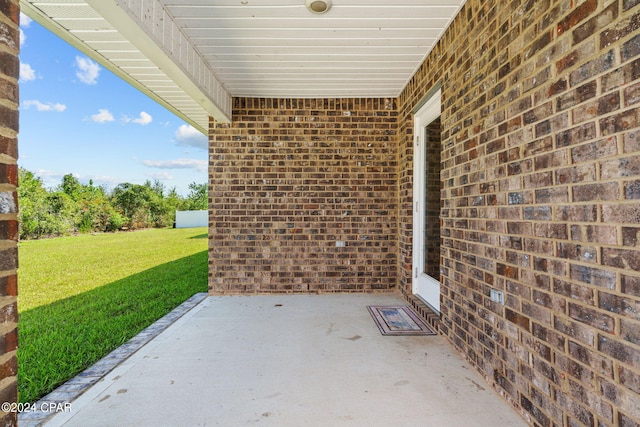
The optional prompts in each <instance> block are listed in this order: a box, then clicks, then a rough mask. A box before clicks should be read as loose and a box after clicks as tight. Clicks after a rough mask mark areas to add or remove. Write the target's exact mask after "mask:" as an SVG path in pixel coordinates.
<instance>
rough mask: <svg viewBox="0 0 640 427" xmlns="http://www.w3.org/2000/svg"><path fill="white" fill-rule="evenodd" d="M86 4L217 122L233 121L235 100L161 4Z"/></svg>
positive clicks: (104, 0) (111, 0)
mask: <svg viewBox="0 0 640 427" xmlns="http://www.w3.org/2000/svg"><path fill="white" fill-rule="evenodd" d="M86 3H87V4H88V5H90V6H91V7H92V8H93V9H95V10H96V11H97V12H98V13H99V14H100V15H101V16H102V17H103V18H104V19H105V20H106V21H108V22H109V23H110V24H111V25H112V26H113V27H114V28H115V29H116V30H118V32H120V34H122V35H123V36H124V37H125V38H126V39H127V40H129V41H130V42H131V44H133V45H134V46H135V47H136V48H137V49H139V50H140V52H142V53H143V54H144V55H145V56H147V58H149V60H151V61H152V62H153V63H154V64H156V65H157V66H158V67H159V68H160V69H161V70H162V71H163V72H164V73H166V75H167V76H168V77H170V78H171V79H173V80H174V81H175V82H176V83H177V84H178V85H179V86H180V87H181V88H182V89H183V90H184V91H185V93H187V94H188V95H189V96H190V97H192V98H193V100H194V101H196V102H197V103H198V104H199V105H200V106H202V108H204V109H205V110H206V111H207V112H208V113H209V114H210V115H211V116H213V117H214V118H215V119H216V120H217V121H223V122H228V121H230V119H231V96H230V95H229V93H227V91H226V89H225V88H224V87H223V86H222V84H221V83H220V82H219V81H218V79H217V78H216V76H215V75H214V73H213V71H212V70H211V68H210V67H209V65H208V64H207V62H206V61H205V60H204V59H203V58H202V57H201V56H200V55H199V53H198V51H197V50H196V49H195V47H194V46H193V44H192V43H191V42H190V40H189V39H188V38H187V37H186V36H185V35H184V33H182V31H181V30H180V28H179V27H178V26H177V25H176V23H175V22H174V21H173V18H172V17H171V15H169V14H168V13H167V12H166V10H165V9H164V7H163V5H162V3H161V2H160V1H159V0H129V1H126V0H86Z"/></svg>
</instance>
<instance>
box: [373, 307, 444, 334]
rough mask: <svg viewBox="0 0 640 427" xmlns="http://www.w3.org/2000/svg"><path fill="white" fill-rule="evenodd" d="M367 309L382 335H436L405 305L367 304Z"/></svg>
mask: <svg viewBox="0 0 640 427" xmlns="http://www.w3.org/2000/svg"><path fill="white" fill-rule="evenodd" d="M367 309H368V310H369V313H371V317H373V320H374V321H375V322H376V325H377V326H378V329H380V332H381V333H382V335H437V334H436V331H434V330H433V328H432V327H431V326H429V325H427V324H426V323H424V321H423V320H422V319H420V318H419V317H418V316H417V315H416V314H415V313H414V312H413V311H411V309H410V308H409V307H408V306H406V305H387V306H379V305H369V306H367Z"/></svg>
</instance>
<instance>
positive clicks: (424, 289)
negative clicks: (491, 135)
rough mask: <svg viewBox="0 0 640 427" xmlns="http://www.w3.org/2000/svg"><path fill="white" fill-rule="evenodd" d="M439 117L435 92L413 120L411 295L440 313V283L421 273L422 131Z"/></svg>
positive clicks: (423, 176) (422, 224) (437, 96)
mask: <svg viewBox="0 0 640 427" xmlns="http://www.w3.org/2000/svg"><path fill="white" fill-rule="evenodd" d="M440 113H441V91H440V89H438V90H437V91H436V92H435V93H434V94H433V95H432V96H431V97H430V98H429V100H427V102H426V103H425V104H424V105H423V106H422V107H421V108H420V110H418V112H417V113H416V114H415V116H414V129H413V135H414V141H413V149H414V151H413V257H412V272H411V276H412V292H413V294H414V295H417V296H418V297H419V298H421V299H422V300H424V302H426V303H427V304H428V305H430V306H431V308H433V309H435V310H436V311H437V312H439V311H440V282H439V281H438V280H436V279H434V278H432V277H430V276H429V275H428V274H426V273H425V272H424V255H425V254H424V238H425V237H424V236H425V233H424V231H425V215H424V207H425V200H424V199H425V174H424V170H425V150H426V145H427V144H426V142H427V141H423V139H424V134H425V132H424V129H425V127H426V126H427V125H428V124H429V123H431V122H432V121H433V120H435V119H437V118H438V116H440Z"/></svg>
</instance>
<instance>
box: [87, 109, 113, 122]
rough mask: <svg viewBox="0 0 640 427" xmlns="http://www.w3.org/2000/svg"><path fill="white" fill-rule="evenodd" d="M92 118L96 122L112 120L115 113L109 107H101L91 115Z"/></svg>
mask: <svg viewBox="0 0 640 427" xmlns="http://www.w3.org/2000/svg"><path fill="white" fill-rule="evenodd" d="M91 120H92V121H94V122H96V123H106V122H112V121H113V120H114V118H113V114H111V112H110V111H109V110H107V109H104V108H101V109H99V110H98V113H97V114H94V115H92V116H91Z"/></svg>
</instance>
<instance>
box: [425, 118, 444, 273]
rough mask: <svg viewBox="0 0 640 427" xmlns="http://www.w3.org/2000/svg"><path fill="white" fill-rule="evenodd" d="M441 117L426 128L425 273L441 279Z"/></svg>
mask: <svg viewBox="0 0 640 427" xmlns="http://www.w3.org/2000/svg"><path fill="white" fill-rule="evenodd" d="M440 134H441V126H440V117H438V118H436V119H435V120H433V121H432V122H431V123H429V124H428V125H427V126H426V127H425V128H424V141H425V150H424V153H425V158H424V168H425V170H424V174H425V175H424V184H425V185H424V203H425V206H424V252H423V254H424V260H423V261H424V273H425V274H427V275H429V276H431V277H433V278H434V279H435V280H440V151H441V145H440V137H441V136H440Z"/></svg>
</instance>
